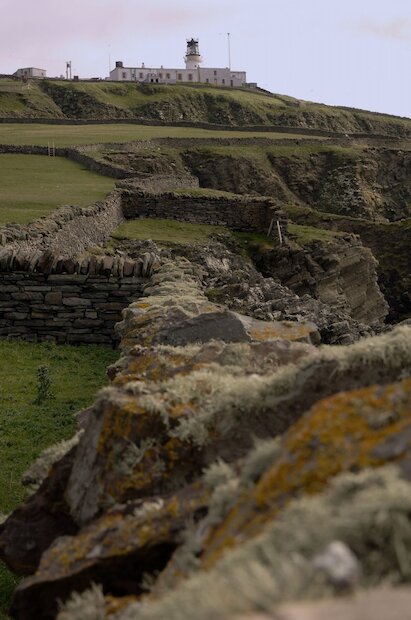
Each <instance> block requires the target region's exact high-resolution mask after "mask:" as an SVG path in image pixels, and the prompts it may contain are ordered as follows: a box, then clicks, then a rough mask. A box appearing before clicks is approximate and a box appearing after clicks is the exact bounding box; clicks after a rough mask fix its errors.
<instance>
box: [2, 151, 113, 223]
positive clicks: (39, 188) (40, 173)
mask: <svg viewBox="0 0 411 620" xmlns="http://www.w3.org/2000/svg"><path fill="white" fill-rule="evenodd" d="M0 187H1V192H0V225H1V224H6V223H7V222H17V223H18V224H25V223H28V222H31V221H33V220H35V219H36V218H38V217H41V216H43V215H46V214H47V213H49V212H50V211H53V210H54V209H56V208H57V207H59V206H61V205H64V204H69V205H87V204H91V203H93V202H95V201H96V200H101V199H102V198H104V196H106V195H107V194H108V193H109V192H110V191H111V190H112V189H113V187H114V181H113V180H112V179H108V178H106V177H103V176H101V175H99V174H97V173H94V172H90V171H89V170H85V169H84V168H82V166H81V165H80V164H78V163H76V162H72V161H69V160H67V159H64V158H62V157H45V156H43V155H0Z"/></svg>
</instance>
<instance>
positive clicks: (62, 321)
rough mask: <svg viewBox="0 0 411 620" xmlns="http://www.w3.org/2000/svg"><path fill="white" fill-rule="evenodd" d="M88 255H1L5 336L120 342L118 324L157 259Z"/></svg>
mask: <svg viewBox="0 0 411 620" xmlns="http://www.w3.org/2000/svg"><path fill="white" fill-rule="evenodd" d="M156 260H157V259H156V256H154V255H153V254H149V253H147V254H144V255H143V256H142V257H141V258H140V259H139V260H136V261H134V260H125V259H123V258H122V257H111V256H101V257H95V256H91V257H87V258H84V259H83V260H78V261H75V260H73V259H67V260H63V261H62V260H61V259H58V257H55V256H53V255H52V254H51V253H50V252H47V253H45V254H40V255H38V254H33V256H32V258H31V261H28V260H27V257H24V256H23V255H22V254H19V253H14V252H9V253H5V251H3V252H2V253H1V254H0V337H8V338H23V339H25V340H31V341H41V340H54V341H56V342H58V343H60V344H62V343H68V344H90V343H94V344H112V345H113V346H114V345H116V344H117V342H118V338H117V336H116V334H115V331H114V325H115V324H116V323H118V322H119V321H121V319H122V311H123V310H124V308H126V307H127V306H129V305H130V303H131V302H132V301H135V300H136V299H138V298H139V297H140V296H141V295H142V290H143V285H144V283H145V282H146V281H147V278H148V277H149V276H150V274H151V272H152V269H153V266H154V264H155V262H156Z"/></svg>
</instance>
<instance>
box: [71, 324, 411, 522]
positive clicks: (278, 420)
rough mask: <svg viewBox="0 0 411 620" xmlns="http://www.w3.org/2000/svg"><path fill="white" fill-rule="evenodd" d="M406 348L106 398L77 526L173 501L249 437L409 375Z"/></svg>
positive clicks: (75, 495) (214, 370) (326, 355)
mask: <svg viewBox="0 0 411 620" xmlns="http://www.w3.org/2000/svg"><path fill="white" fill-rule="evenodd" d="M410 339H411V329H409V328H408V327H402V328H400V329H398V330H396V331H394V332H392V333H390V334H387V335H385V336H380V337H378V338H375V339H369V340H364V341H362V342H359V343H357V344H355V345H352V346H351V347H347V348H344V349H339V348H337V347H336V348H323V349H322V350H320V351H319V352H315V353H314V354H313V355H311V356H306V357H305V358H302V359H300V360H299V361H298V362H297V363H296V364H295V365H291V366H288V367H285V368H283V369H280V370H278V371H277V372H275V373H272V374H267V375H264V376H258V375H248V376H244V375H243V374H242V373H239V372H238V370H236V369H234V371H233V370H231V371H230V368H225V372H224V373H222V372H221V367H219V366H218V365H217V366H216V365H214V366H213V365H210V366H209V367H205V368H202V369H194V370H193V372H191V373H189V374H185V373H183V375H178V374H177V375H176V376H174V377H172V378H170V379H166V380H164V381H160V382H158V383H155V384H149V383H143V382H141V381H137V382H133V381H130V382H129V383H126V384H125V385H123V386H122V388H110V389H108V390H106V391H104V392H103V393H102V395H101V396H100V399H99V401H98V403H97V404H96V406H95V409H94V412H93V414H92V416H91V420H90V424H89V426H88V428H87V430H86V432H85V434H84V435H83V438H82V439H81V441H80V445H79V449H78V452H77V456H76V460H75V463H74V466H73V471H72V473H71V476H70V480H69V484H68V487H67V495H66V496H67V499H68V502H69V504H70V506H71V510H72V514H73V516H74V517H75V519H76V521H77V522H78V523H85V522H86V521H88V520H89V519H91V518H93V517H94V516H95V515H96V514H98V513H99V512H100V511H101V510H103V509H104V508H105V507H107V506H109V505H111V504H112V503H113V502H116V501H119V502H123V501H126V500H127V499H132V498H135V497H139V496H144V495H152V494H157V493H164V492H168V491H170V490H171V489H173V488H175V486H176V484H182V483H184V482H189V481H191V480H193V478H194V477H195V476H196V475H198V474H199V472H200V471H201V469H202V468H203V467H205V466H206V465H207V464H209V463H211V462H212V461H213V460H215V459H216V458H218V457H220V458H224V459H226V460H229V461H233V460H235V459H236V458H240V457H241V456H244V455H245V454H246V452H247V451H248V450H249V449H250V448H251V447H252V440H253V437H267V436H275V435H278V434H279V433H282V432H284V431H285V430H286V429H287V428H289V427H290V426H291V425H292V424H293V423H294V422H295V421H296V420H297V419H298V418H299V417H300V416H301V415H302V414H303V413H304V412H305V411H306V410H307V409H308V408H309V407H310V406H311V405H312V404H314V403H315V402H317V401H318V400H320V399H321V398H325V397H326V396H328V395H330V394H333V393H336V392H339V391H341V390H349V389H355V388H358V387H360V386H366V385H372V384H374V383H381V384H384V383H387V382H390V381H395V380H396V379H398V378H399V377H400V376H401V374H402V373H403V372H404V371H405V370H406V369H407V368H408V369H409V368H410V366H411V348H410V346H409V343H410ZM330 377H332V381H330ZM176 481H178V483H176Z"/></svg>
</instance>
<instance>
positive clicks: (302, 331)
mask: <svg viewBox="0 0 411 620" xmlns="http://www.w3.org/2000/svg"><path fill="white" fill-rule="evenodd" d="M247 331H248V333H249V335H250V337H251V338H252V339H253V340H257V341H258V342H264V341H266V340H274V339H275V338H281V339H283V340H290V341H301V340H307V341H308V340H310V335H311V334H312V333H313V332H314V328H313V326H312V325H309V324H307V323H290V322H288V323H287V322H284V323H280V322H278V323H275V324H269V323H268V324H263V323H261V325H259V324H253V325H252V327H250V328H249V329H248V330H247Z"/></svg>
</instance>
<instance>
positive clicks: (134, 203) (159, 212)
mask: <svg viewBox="0 0 411 620" xmlns="http://www.w3.org/2000/svg"><path fill="white" fill-rule="evenodd" d="M122 204H123V214H124V217H125V218H126V219H135V218H139V217H150V218H164V219H171V220H182V221H186V222H195V223H200V224H212V225H220V226H227V227H228V228H231V229H232V230H237V231H246V232H248V231H254V232H261V233H267V231H268V229H269V227H270V223H271V221H272V220H273V219H274V220H279V221H280V223H281V228H282V231H283V234H284V235H286V233H287V219H286V217H285V215H284V213H283V212H282V211H281V210H280V209H279V208H278V207H277V206H276V205H275V203H274V202H273V201H272V200H270V199H267V198H254V197H250V196H248V197H240V196H235V197H230V196H227V197H226V196H212V195H210V196H207V195H199V196H193V195H190V194H177V193H173V192H166V193H161V194H154V193H148V192H142V191H134V192H133V191H124V192H123V193H122Z"/></svg>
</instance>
